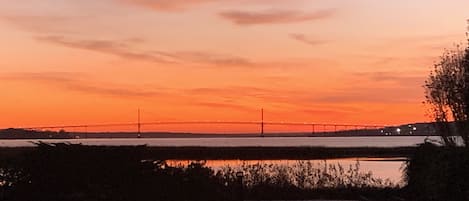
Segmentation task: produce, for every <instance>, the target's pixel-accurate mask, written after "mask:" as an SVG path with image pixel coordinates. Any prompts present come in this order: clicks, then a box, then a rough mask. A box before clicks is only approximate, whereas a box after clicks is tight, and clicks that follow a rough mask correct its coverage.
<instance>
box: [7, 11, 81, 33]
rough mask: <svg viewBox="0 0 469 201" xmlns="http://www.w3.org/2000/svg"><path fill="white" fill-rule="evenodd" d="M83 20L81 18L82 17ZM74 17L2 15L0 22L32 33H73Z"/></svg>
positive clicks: (74, 30)
mask: <svg viewBox="0 0 469 201" xmlns="http://www.w3.org/2000/svg"><path fill="white" fill-rule="evenodd" d="M82 18H83V17H82ZM73 19H74V17H70V16H58V15H2V16H0V20H2V21H5V22H7V23H9V24H11V25H12V26H14V27H16V28H18V29H21V30H24V31H28V32H34V33H75V32H76V31H77V30H76V29H75V28H74V26H73V23H70V22H71V21H72V20H73Z"/></svg>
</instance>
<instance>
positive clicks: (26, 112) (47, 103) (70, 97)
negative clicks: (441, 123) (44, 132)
mask: <svg viewBox="0 0 469 201" xmlns="http://www.w3.org/2000/svg"><path fill="white" fill-rule="evenodd" d="M468 7H469V2H468V1H463V0H453V1H450V2H443V1H438V0H426V1H424V0H416V1H411V2H409V1H404V0H397V1H392V2H391V1H385V0H380V1H376V0H353V1H352V0H346V1H343V0H328V1H326V0H314V1H313V0H220V1H215V0H188V1H184V0H102V1H94V0H82V1H77V0H23V1H7V0H0V13H1V14H0V36H1V37H0V40H1V42H2V44H3V46H2V47H0V55H2V59H1V60H0V66H1V68H0V79H1V84H0V90H1V91H2V103H1V104H0V111H1V113H2V117H1V118H0V128H8V127H24V126H44V125H76V124H95V123H113V122H134V121H135V119H136V110H137V108H142V110H143V111H144V112H143V113H142V118H143V119H145V120H146V121H186V120H188V121H190V120H222V121H258V120H259V110H260V108H264V109H265V110H266V111H267V112H266V116H265V119H266V121H290V122H315V123H344V124H370V125H372V124H379V125H397V124H404V123H413V122H425V121H429V120H430V118H429V117H427V116H426V110H425V107H424V105H423V104H422V101H424V90H423V87H422V85H423V84H424V80H425V78H426V76H427V75H428V73H429V71H430V68H431V67H432V64H433V63H434V62H435V61H437V60H438V57H439V56H440V55H441V54H442V53H443V51H444V49H445V48H452V47H453V45H454V44H457V43H463V42H465V32H466V19H468V18H469V16H468V14H467V12H466V10H465V8H468Z"/></svg>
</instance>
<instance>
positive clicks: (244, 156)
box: [0, 145, 416, 160]
mask: <svg viewBox="0 0 469 201" xmlns="http://www.w3.org/2000/svg"><path fill="white" fill-rule="evenodd" d="M78 146H82V147H83V148H85V149H92V150H98V151H99V150H102V151H112V150H122V149H125V150H129V151H130V150H133V149H135V150H139V149H140V151H141V154H142V155H143V157H144V158H146V159H149V160H150V159H153V160H319V159H343V158H409V157H410V156H411V155H412V154H413V153H414V152H415V150H416V147H188V146H186V147H163V146H160V147H148V146H84V145H78ZM36 148H37V147H0V159H1V158H10V157H15V156H18V155H21V154H23V153H26V152H29V151H34V150H35V149H36Z"/></svg>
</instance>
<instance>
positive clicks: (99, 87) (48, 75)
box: [0, 72, 164, 98]
mask: <svg viewBox="0 0 469 201" xmlns="http://www.w3.org/2000/svg"><path fill="white" fill-rule="evenodd" d="M80 77H81V78H83V77H86V75H84V74H82V73H69V72H39V73H9V74H3V75H0V78H1V79H2V80H12V81H21V82H34V83H36V84H44V85H48V86H52V87H57V88H61V89H64V90H67V91H75V92H81V93H86V94H97V95H104V96H114V97H130V98H132V97H138V98H144V97H147V98H150V97H156V96H161V95H162V94H164V93H163V92H161V91H160V90H161V89H155V90H148V89H140V88H137V87H132V86H121V85H117V84H112V83H96V82H91V81H86V80H85V79H81V78H80Z"/></svg>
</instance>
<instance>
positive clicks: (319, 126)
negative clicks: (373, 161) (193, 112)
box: [21, 109, 394, 137]
mask: <svg viewBox="0 0 469 201" xmlns="http://www.w3.org/2000/svg"><path fill="white" fill-rule="evenodd" d="M240 125H241V126H250V128H251V132H249V133H258V134H259V135H260V136H264V135H265V134H266V133H279V130H275V129H272V128H273V127H283V128H286V129H283V130H282V131H283V132H292V133H293V132H299V131H301V132H302V133H311V134H313V135H314V134H318V133H322V134H325V133H338V132H348V131H371V130H373V131H376V130H380V131H381V132H380V133H381V134H383V130H385V129H387V128H394V126H390V125H369V124H338V123H314V122H289V121H265V120H264V110H263V109H262V110H261V118H260V120H259V121H220V120H217V121H213V120H195V121H152V122H142V121H141V118H140V110H138V119H137V121H135V122H123V123H101V124H75V125H47V126H31V127H29V126H25V127H21V129H25V130H34V131H44V130H64V131H69V130H81V131H84V132H88V131H92V130H97V129H106V128H117V127H126V128H131V132H132V133H137V134H138V136H139V137H140V135H141V134H144V133H143V132H142V128H146V130H145V133H148V132H154V131H155V130H152V129H150V127H152V128H155V127H159V128H162V127H164V126H173V128H177V127H178V126H181V127H182V126H206V127H209V128H213V127H214V126H226V127H229V126H240ZM266 127H268V128H269V130H266V129H265V128H266ZM132 128H133V129H132ZM293 128H300V129H293ZM288 129H290V130H288ZM113 130H115V129H113ZM388 130H389V129H388ZM252 131H254V132H252ZM158 132H172V131H171V130H158ZM386 132H387V131H386ZM186 133H197V132H192V131H190V130H189V131H187V132H186ZM232 133H236V132H232ZM380 133H375V134H380Z"/></svg>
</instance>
